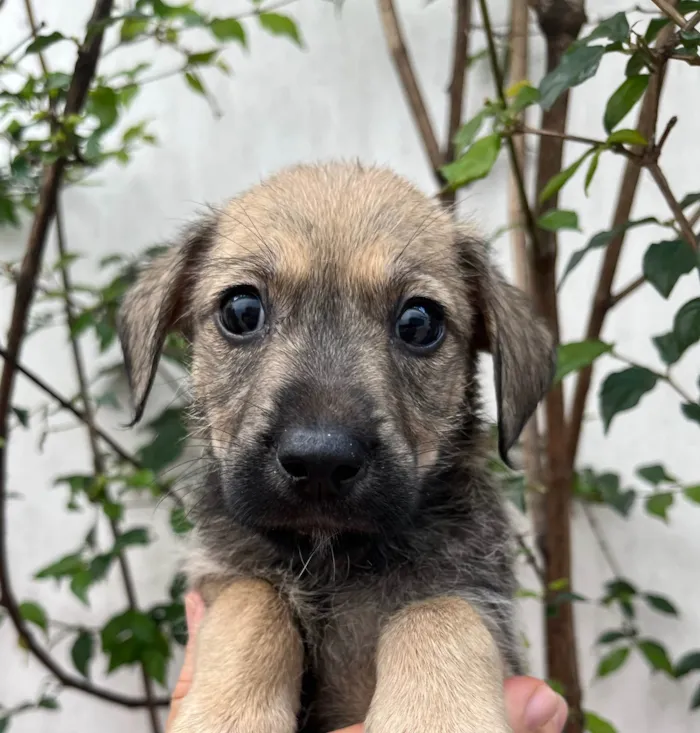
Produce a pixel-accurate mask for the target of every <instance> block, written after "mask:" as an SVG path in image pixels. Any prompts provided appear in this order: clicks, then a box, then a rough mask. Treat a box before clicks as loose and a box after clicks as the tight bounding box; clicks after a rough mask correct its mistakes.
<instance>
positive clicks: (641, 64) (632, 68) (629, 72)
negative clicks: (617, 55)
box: [625, 51, 649, 76]
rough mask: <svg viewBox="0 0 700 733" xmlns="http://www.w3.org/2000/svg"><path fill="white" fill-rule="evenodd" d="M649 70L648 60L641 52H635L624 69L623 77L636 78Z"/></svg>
mask: <svg viewBox="0 0 700 733" xmlns="http://www.w3.org/2000/svg"><path fill="white" fill-rule="evenodd" d="M648 70H649V60H648V57H647V55H646V54H645V53H644V52H643V51H635V52H634V53H633V54H632V55H631V56H630V60H629V61H628V62H627V66H626V67H625V76H638V75H639V74H641V72H642V71H648Z"/></svg>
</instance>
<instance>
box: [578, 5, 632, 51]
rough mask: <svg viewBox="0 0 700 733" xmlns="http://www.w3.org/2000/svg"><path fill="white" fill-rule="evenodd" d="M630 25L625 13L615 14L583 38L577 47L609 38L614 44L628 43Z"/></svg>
mask: <svg viewBox="0 0 700 733" xmlns="http://www.w3.org/2000/svg"><path fill="white" fill-rule="evenodd" d="M629 34H630V25H629V23H628V22H627V15H626V14H625V13H624V12H619V13H615V15H613V16H611V17H610V18H606V19H605V20H603V21H601V22H600V23H598V25H597V26H596V27H595V28H594V29H593V30H592V31H591V32H590V33H589V34H588V35H587V36H584V37H583V38H581V39H579V40H578V41H576V45H582V44H590V42H591V41H596V40H600V39H602V38H607V39H608V40H610V41H612V42H620V41H626V40H627V39H628V38H629Z"/></svg>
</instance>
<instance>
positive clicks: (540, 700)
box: [525, 685, 560, 731]
mask: <svg viewBox="0 0 700 733" xmlns="http://www.w3.org/2000/svg"><path fill="white" fill-rule="evenodd" d="M559 706H560V696H559V695H557V693H556V692H554V690H553V689H552V688H551V687H548V686H547V685H541V686H540V687H539V688H538V689H537V691H536V692H535V693H534V694H533V696H532V697H531V698H530V699H529V700H528V703H527V705H526V707H525V725H526V726H527V729H528V730H531V731H536V730H538V729H539V728H542V727H543V726H544V725H546V724H547V723H549V721H550V720H552V718H553V717H554V716H555V715H556V714H557V712H558V711H559Z"/></svg>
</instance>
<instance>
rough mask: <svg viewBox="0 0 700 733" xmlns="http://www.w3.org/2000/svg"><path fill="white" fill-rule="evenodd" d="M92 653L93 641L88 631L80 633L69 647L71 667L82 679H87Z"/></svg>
mask: <svg viewBox="0 0 700 733" xmlns="http://www.w3.org/2000/svg"><path fill="white" fill-rule="evenodd" d="M93 651H94V640H93V638H92V634H91V633H90V632H88V631H81V632H80V633H79V634H78V636H77V638H76V640H75V642H74V643H73V646H72V647H71V651H70V656H71V659H72V660H73V666H74V667H75V668H76V669H77V670H78V672H80V674H81V675H83V677H89V673H88V667H89V665H90V661H91V660H92V655H93Z"/></svg>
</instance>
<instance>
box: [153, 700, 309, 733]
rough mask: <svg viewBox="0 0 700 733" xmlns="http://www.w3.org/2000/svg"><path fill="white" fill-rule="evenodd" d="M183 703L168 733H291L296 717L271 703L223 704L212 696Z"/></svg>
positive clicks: (234, 702) (242, 701)
mask: <svg viewBox="0 0 700 733" xmlns="http://www.w3.org/2000/svg"><path fill="white" fill-rule="evenodd" d="M193 692H194V691H192V692H190V694H189V695H188V696H187V697H186V698H185V699H184V700H183V702H182V707H181V708H180V710H179V712H178V715H177V717H176V718H175V720H174V721H173V725H172V728H171V729H170V730H169V731H168V733H295V731H296V725H297V722H296V715H295V714H294V713H293V711H290V710H289V706H288V705H282V704H275V703H274V702H269V703H266V704H265V703H260V704H255V703H253V701H250V700H247V701H246V700H239V701H237V702H236V701H232V702H231V704H229V705H226V704H225V701H224V700H221V699H215V696H214V695H202V696H196V695H194V694H193Z"/></svg>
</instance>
